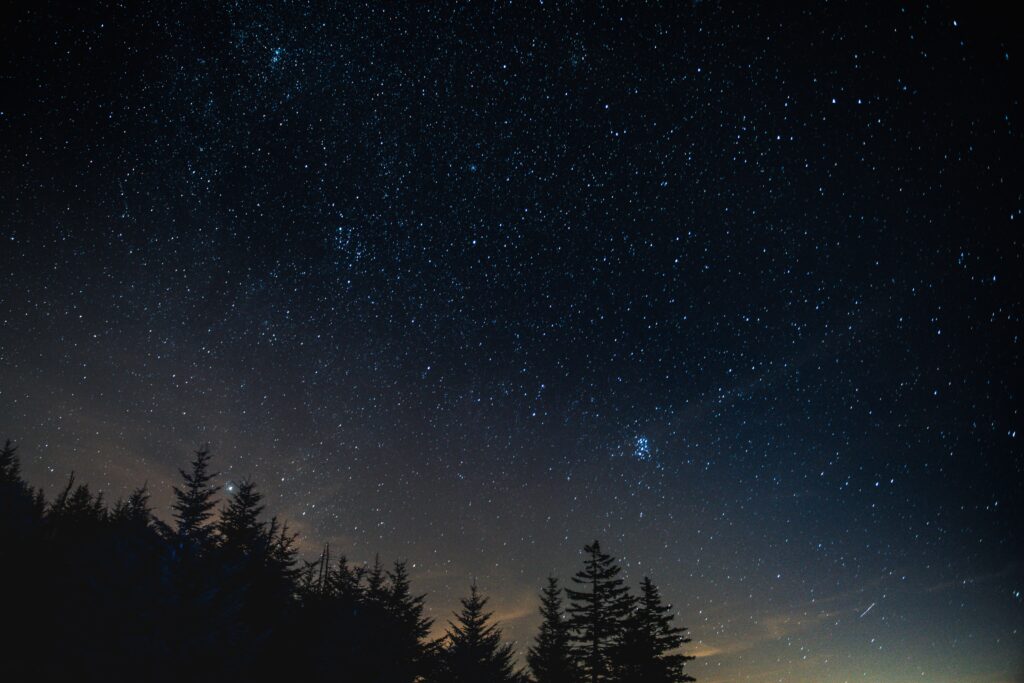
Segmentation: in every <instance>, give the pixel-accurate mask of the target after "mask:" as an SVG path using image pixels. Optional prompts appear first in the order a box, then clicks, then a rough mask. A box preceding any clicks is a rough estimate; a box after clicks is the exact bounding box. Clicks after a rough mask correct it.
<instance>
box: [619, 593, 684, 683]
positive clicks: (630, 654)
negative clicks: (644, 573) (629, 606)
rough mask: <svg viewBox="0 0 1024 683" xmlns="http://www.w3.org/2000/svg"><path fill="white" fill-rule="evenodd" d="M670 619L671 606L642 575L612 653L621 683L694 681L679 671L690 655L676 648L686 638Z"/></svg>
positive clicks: (677, 682)
mask: <svg viewBox="0 0 1024 683" xmlns="http://www.w3.org/2000/svg"><path fill="white" fill-rule="evenodd" d="M673 618H674V617H673V615H672V606H671V605H665V604H663V603H662V601H661V595H660V594H659V592H658V588H657V587H656V586H655V585H654V583H653V582H652V581H651V580H650V578H648V577H644V579H643V581H642V582H641V583H640V597H639V598H638V599H637V601H636V606H635V609H634V610H633V612H632V613H631V614H630V616H629V618H628V619H627V620H626V627H625V632H624V634H623V639H622V642H621V644H620V647H619V649H618V652H617V656H616V668H617V670H618V676H617V678H618V679H619V680H620V681H621V682H622V683H683V682H684V681H692V680H694V679H693V677H691V676H689V675H687V674H685V673H683V666H684V665H685V664H686V662H688V661H689V660H691V659H693V657H692V656H687V655H684V654H682V653H681V652H679V651H678V649H679V648H680V647H681V646H682V645H683V644H684V643H688V642H690V639H689V638H687V637H686V629H685V628H683V627H679V626H675V625H674V624H673V623H672V620H673Z"/></svg>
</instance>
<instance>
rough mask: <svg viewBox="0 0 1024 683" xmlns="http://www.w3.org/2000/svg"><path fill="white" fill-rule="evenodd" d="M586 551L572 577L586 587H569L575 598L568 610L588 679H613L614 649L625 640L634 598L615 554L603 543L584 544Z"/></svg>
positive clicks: (592, 681)
mask: <svg viewBox="0 0 1024 683" xmlns="http://www.w3.org/2000/svg"><path fill="white" fill-rule="evenodd" d="M583 552H584V553H586V558H585V559H584V560H583V569H582V570H581V571H579V572H577V573H576V575H575V576H573V579H572V580H573V582H574V583H575V584H577V585H578V586H580V588H581V589H583V590H573V589H571V588H566V591H565V592H566V594H567V595H568V596H569V600H570V601H571V602H570V605H569V607H568V610H567V611H568V613H569V627H570V629H571V631H572V635H573V640H574V642H575V643H576V646H577V647H576V653H577V654H576V656H577V659H578V660H579V662H580V664H581V668H582V670H583V676H584V680H586V681H589V682H590V683H599V682H600V681H608V680H611V675H612V661H611V657H612V653H613V652H614V650H615V648H617V647H618V644H619V642H620V640H621V637H622V632H623V626H624V624H625V619H626V617H627V616H628V615H629V611H630V609H631V607H632V599H631V598H630V596H629V589H628V588H627V587H626V586H625V585H624V584H623V581H622V579H621V578H619V573H620V572H621V571H622V570H621V568H620V567H619V566H618V565H617V564H615V558H614V557H612V556H611V555H608V554H607V553H604V552H602V551H601V544H600V543H598V542H597V541H594V542H593V543H591V544H590V545H587V546H584V547H583Z"/></svg>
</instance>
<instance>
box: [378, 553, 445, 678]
mask: <svg viewBox="0 0 1024 683" xmlns="http://www.w3.org/2000/svg"><path fill="white" fill-rule="evenodd" d="M388 580H389V585H388V594H387V602H386V603H385V605H386V609H387V612H388V614H389V615H390V617H391V619H392V620H393V622H394V625H395V627H396V628H395V635H396V639H397V641H398V642H396V643H395V644H394V645H395V653H394V654H395V658H396V659H397V660H398V662H399V664H400V667H399V668H400V669H401V670H402V675H401V678H403V679H404V678H407V680H410V681H411V680H414V679H415V678H416V677H417V676H423V675H425V674H426V673H427V672H428V670H429V668H430V664H431V661H430V660H431V659H432V655H433V654H434V648H433V647H432V645H431V644H430V643H428V642H427V636H428V635H429V634H430V627H431V626H432V625H433V623H434V622H433V620H432V619H428V618H426V617H424V616H423V608H424V601H425V599H426V596H425V595H413V593H412V591H411V590H410V584H409V572H408V570H407V569H406V563H405V562H400V561H396V562H395V563H394V567H393V569H392V571H390V572H388Z"/></svg>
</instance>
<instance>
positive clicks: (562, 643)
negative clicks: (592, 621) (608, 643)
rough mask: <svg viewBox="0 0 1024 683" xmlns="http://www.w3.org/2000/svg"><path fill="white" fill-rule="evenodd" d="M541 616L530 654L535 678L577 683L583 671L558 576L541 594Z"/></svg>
mask: <svg viewBox="0 0 1024 683" xmlns="http://www.w3.org/2000/svg"><path fill="white" fill-rule="evenodd" d="M540 613H541V616H542V617H543V621H542V622H541V625H540V631H539V632H538V633H537V638H536V642H535V643H534V645H533V647H531V648H530V650H529V652H528V653H527V655H526V661H527V662H528V663H529V665H530V670H531V671H532V672H533V677H534V679H535V680H536V682H537V683H575V682H576V681H578V680H579V672H578V670H577V668H576V661H575V658H574V657H573V652H572V634H571V633H570V631H569V622H568V620H567V619H566V618H565V615H563V614H562V589H561V588H560V587H559V586H558V579H556V578H554V577H549V578H548V585H547V586H546V587H545V588H544V590H543V591H542V592H541V596H540Z"/></svg>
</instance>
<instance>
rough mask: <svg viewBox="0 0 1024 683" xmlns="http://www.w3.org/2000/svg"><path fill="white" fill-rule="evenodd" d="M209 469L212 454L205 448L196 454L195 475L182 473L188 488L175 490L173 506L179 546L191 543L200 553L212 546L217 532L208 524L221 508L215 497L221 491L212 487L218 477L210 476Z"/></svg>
mask: <svg viewBox="0 0 1024 683" xmlns="http://www.w3.org/2000/svg"><path fill="white" fill-rule="evenodd" d="M209 467H210V451H209V449H207V448H201V449H199V450H198V451H196V452H195V457H194V458H193V459H192V469H191V471H188V472H186V471H185V470H179V472H180V473H181V477H182V479H183V480H184V483H185V485H184V487H183V488H178V487H177V486H175V487H174V503H173V504H172V505H171V509H172V510H173V511H174V521H175V522H176V523H177V529H176V530H175V534H176V536H177V538H178V540H179V542H181V543H189V544H191V545H193V546H195V547H196V548H197V549H199V550H203V549H205V548H206V547H207V546H208V545H209V544H210V543H211V540H212V537H213V529H212V528H211V526H210V525H209V524H208V523H207V522H209V520H210V518H211V517H212V516H213V509H214V507H216V505H217V500H216V498H215V497H214V496H216V495H217V487H216V486H212V485H211V484H210V482H211V481H213V478H214V477H216V476H217V475H216V474H212V473H210V471H209Z"/></svg>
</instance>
